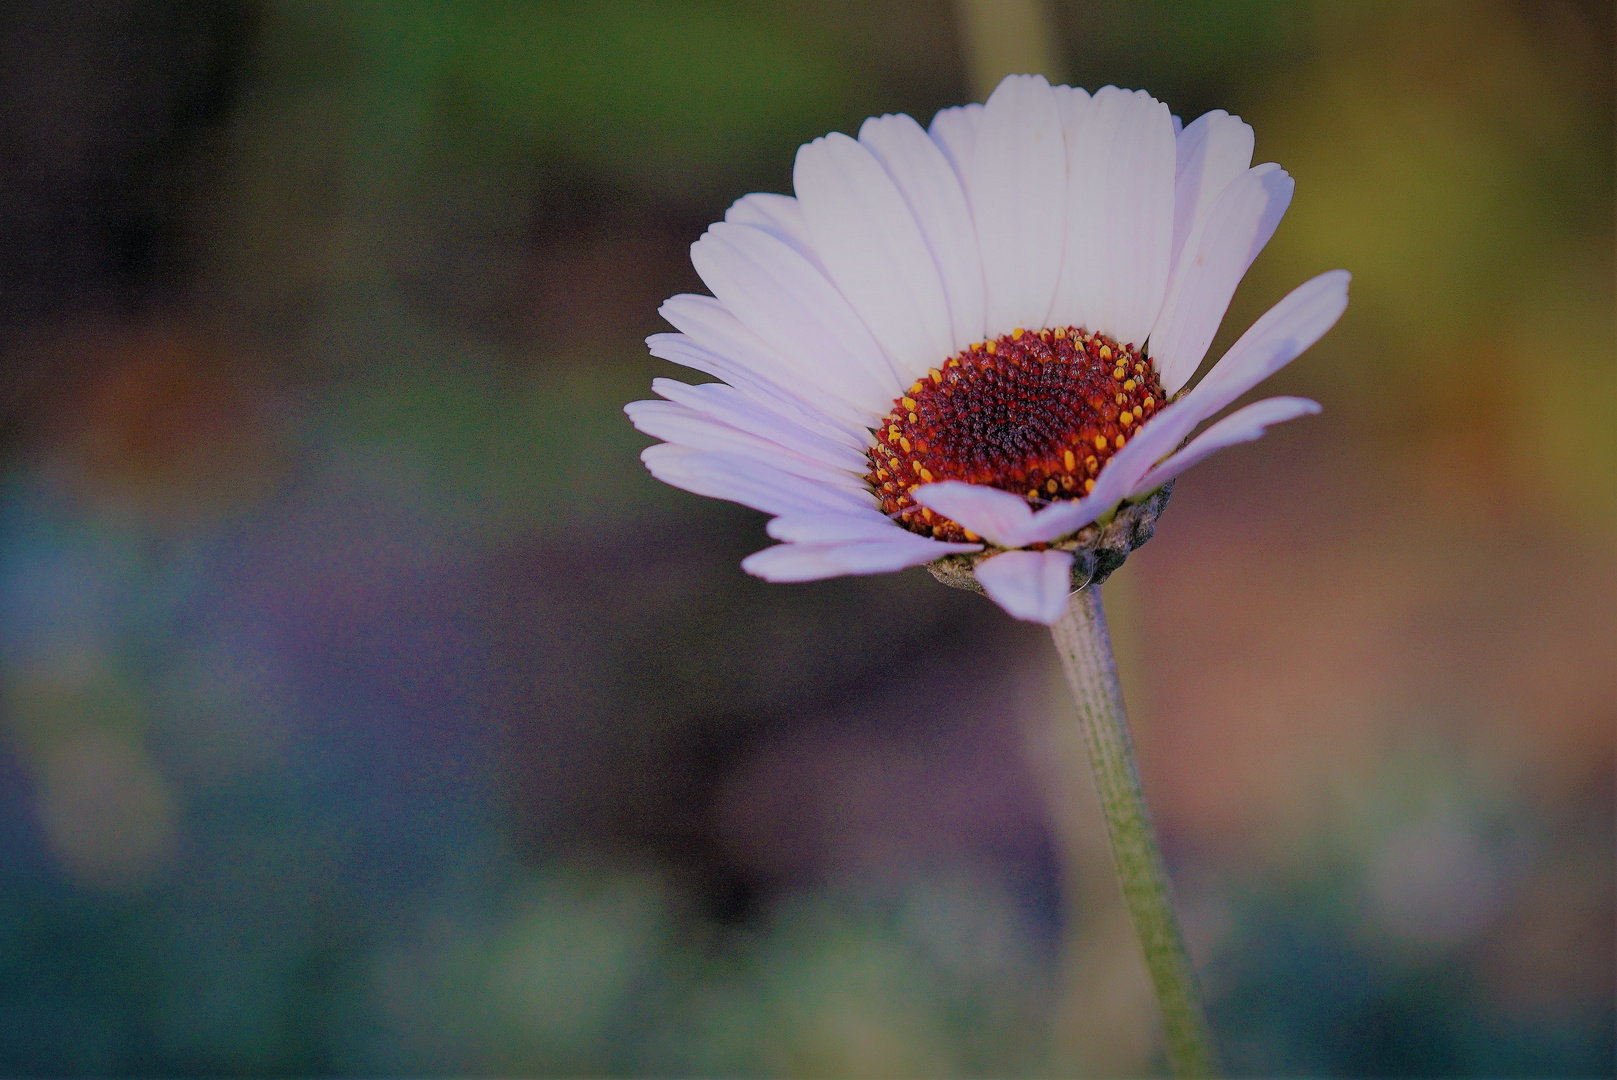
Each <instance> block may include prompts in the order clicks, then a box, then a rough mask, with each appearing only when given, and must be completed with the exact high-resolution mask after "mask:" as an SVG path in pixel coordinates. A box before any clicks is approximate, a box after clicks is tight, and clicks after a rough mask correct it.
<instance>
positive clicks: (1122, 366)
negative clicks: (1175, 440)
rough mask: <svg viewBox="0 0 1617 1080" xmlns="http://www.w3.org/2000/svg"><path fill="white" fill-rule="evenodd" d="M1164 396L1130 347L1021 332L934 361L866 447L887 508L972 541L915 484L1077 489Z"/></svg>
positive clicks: (935, 531)
mask: <svg viewBox="0 0 1617 1080" xmlns="http://www.w3.org/2000/svg"><path fill="white" fill-rule="evenodd" d="M1163 404H1164V401H1163V394H1162V384H1161V382H1160V381H1158V379H1157V374H1156V371H1155V370H1154V369H1153V368H1152V365H1151V362H1150V361H1149V360H1147V359H1145V358H1144V357H1142V356H1141V355H1140V353H1139V351H1138V350H1137V349H1135V348H1134V346H1133V345H1132V344H1128V345H1120V344H1118V343H1117V342H1116V341H1114V340H1112V339H1111V338H1109V337H1106V336H1105V335H1103V334H1089V333H1086V332H1084V331H1082V330H1078V329H1074V328H1071V327H1062V328H1059V329H1051V330H1041V331H1038V332H1031V331H1023V330H1017V331H1015V332H1014V333H1010V334H1005V335H1002V336H1001V337H999V338H996V339H995V340H993V341H987V342H979V343H978V344H976V345H973V346H972V347H971V348H969V349H967V350H965V351H964V352H962V353H960V354H959V355H958V356H956V357H954V358H952V359H950V360H948V361H946V362H945V363H944V364H943V366H942V367H937V368H933V369H932V370H931V371H929V372H927V374H926V375H925V376H924V377H922V378H921V379H919V380H918V381H917V382H916V383H915V384H914V385H913V386H911V387H910V388H909V392H908V393H906V394H905V395H904V396H902V397H900V398H899V399H898V400H897V401H895V402H894V403H893V411H892V412H890V413H889V414H888V415H887V417H886V418H885V419H884V420H883V421H882V425H881V428H880V429H879V430H878V431H877V432H876V443H875V445H874V446H872V447H871V448H870V450H869V451H868V456H869V458H870V472H869V473H868V474H866V479H867V480H868V481H869V482H870V486H871V489H872V490H873V491H875V493H876V495H877V497H878V498H880V499H881V506H882V511H883V512H884V513H886V514H888V515H890V516H892V517H893V519H894V520H895V521H897V522H898V523H899V524H901V525H903V526H904V527H905V528H907V529H910V530H911V531H913V532H917V533H920V534H921V535H923V536H935V537H937V538H938V539H940V540H956V541H958V540H966V541H975V540H977V539H979V538H978V537H977V536H976V535H975V534H973V533H971V532H970V531H968V530H966V529H964V528H962V527H961V526H960V525H958V524H957V523H955V522H953V521H950V520H948V519H947V518H945V517H943V516H942V515H939V514H935V513H933V512H932V511H931V510H929V509H927V508H925V507H923V506H919V505H917V503H916V502H915V500H914V498H913V495H912V493H913V492H914V490H915V488H916V487H918V486H920V485H921V484H930V483H933V482H936V481H941V480H963V481H965V482H966V483H968V484H984V485H987V486H989V487H996V488H1001V489H1003V490H1005V491H1014V492H1016V493H1017V494H1018V495H1022V496H1024V497H1025V498H1027V499H1028V500H1029V502H1031V503H1033V504H1034V505H1035V506H1039V505H1043V504H1045V503H1048V502H1052V501H1054V500H1057V499H1077V498H1081V497H1082V496H1083V495H1084V494H1085V492H1087V491H1088V490H1089V489H1090V488H1092V487H1094V486H1095V477H1096V476H1097V475H1098V474H1099V473H1100V470H1101V467H1102V466H1104V465H1105V464H1106V461H1107V459H1109V458H1110V457H1111V456H1112V455H1113V454H1115V453H1116V452H1117V451H1118V450H1120V449H1121V448H1122V447H1123V446H1124V444H1125V443H1126V442H1127V440H1128V438H1129V436H1131V435H1132V434H1133V433H1134V431H1135V429H1136V428H1137V427H1138V425H1139V424H1141V423H1143V422H1144V421H1145V420H1147V419H1149V418H1150V417H1151V416H1152V415H1154V414H1155V413H1156V411H1157V410H1158V409H1160V408H1161V407H1162V406H1163Z"/></svg>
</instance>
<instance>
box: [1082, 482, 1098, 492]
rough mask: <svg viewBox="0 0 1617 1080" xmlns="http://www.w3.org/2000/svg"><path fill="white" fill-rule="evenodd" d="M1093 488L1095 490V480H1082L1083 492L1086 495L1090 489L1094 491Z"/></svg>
mask: <svg viewBox="0 0 1617 1080" xmlns="http://www.w3.org/2000/svg"><path fill="white" fill-rule="evenodd" d="M1094 490H1095V481H1093V480H1085V481H1084V494H1085V495H1088V494H1089V493H1090V492H1091V491H1094Z"/></svg>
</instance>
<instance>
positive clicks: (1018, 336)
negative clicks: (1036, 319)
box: [1011, 326, 1027, 341]
mask: <svg viewBox="0 0 1617 1080" xmlns="http://www.w3.org/2000/svg"><path fill="white" fill-rule="evenodd" d="M1025 333H1027V331H1025V330H1023V329H1022V328H1021V327H1020V326H1018V327H1017V328H1016V329H1015V330H1012V331H1011V340H1012V341H1021V340H1022V335H1023V334H1025Z"/></svg>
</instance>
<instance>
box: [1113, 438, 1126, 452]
mask: <svg viewBox="0 0 1617 1080" xmlns="http://www.w3.org/2000/svg"><path fill="white" fill-rule="evenodd" d="M1123 442H1124V439H1123V436H1121V435H1119V436H1118V437H1117V438H1115V439H1113V440H1112V444H1113V445H1114V446H1116V447H1117V448H1118V449H1119V450H1121V449H1123Z"/></svg>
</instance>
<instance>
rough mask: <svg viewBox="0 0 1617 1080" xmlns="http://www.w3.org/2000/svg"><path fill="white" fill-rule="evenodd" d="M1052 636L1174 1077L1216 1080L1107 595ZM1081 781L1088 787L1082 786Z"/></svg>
mask: <svg viewBox="0 0 1617 1080" xmlns="http://www.w3.org/2000/svg"><path fill="white" fill-rule="evenodd" d="M1051 632H1052V634H1053V636H1054V637H1055V642H1056V652H1057V653H1059V654H1060V656H1061V670H1062V672H1063V674H1065V675H1066V677H1067V686H1068V689H1070V690H1071V691H1072V698H1073V703H1074V704H1075V705H1077V707H1078V722H1079V725H1080V726H1081V727H1082V729H1083V734H1084V745H1085V747H1086V749H1087V750H1088V751H1089V765H1090V769H1091V770H1092V772H1093V773H1094V778H1095V789H1096V792H1097V793H1098V794H1099V795H1100V803H1101V809H1102V811H1103V812H1104V813H1105V816H1106V830H1107V833H1108V834H1109V836H1110V839H1111V844H1112V858H1113V860H1114V862H1115V863H1116V866H1117V877H1118V882H1119V884H1120V885H1121V886H1122V889H1123V899H1124V901H1125V902H1126V903H1127V904H1128V909H1129V917H1130V919H1131V920H1132V921H1133V923H1134V932H1135V935H1136V936H1137V937H1138V938H1139V940H1140V948H1141V949H1142V950H1143V952H1144V953H1145V963H1146V967H1147V968H1148V969H1149V971H1150V973H1151V983H1152V986H1153V987H1154V988H1155V990H1156V995H1157V1005H1158V1007H1159V1009H1160V1010H1161V1014H1162V1029H1163V1034H1164V1035H1165V1036H1166V1038H1167V1042H1168V1060H1169V1063H1170V1064H1171V1065H1172V1066H1173V1072H1174V1075H1175V1076H1211V1075H1214V1074H1215V1073H1216V1072H1217V1064H1216V1061H1215V1059H1214V1054H1213V1040H1212V1034H1211V1032H1209V1030H1208V1028H1207V1019H1206V1016H1205V1015H1204V1013H1203V1010H1202V1003H1201V994H1200V991H1199V990H1198V989H1197V986H1196V972H1195V969H1194V968H1193V967H1192V966H1191V963H1190V954H1189V953H1188V952H1187V951H1186V949H1185V940H1184V935H1183V934H1182V933H1181V932H1180V929H1179V919H1178V916H1177V915H1176V914H1175V912H1174V906H1173V891H1172V888H1171V887H1170V885H1169V883H1168V874H1167V871H1166V869H1165V868H1164V866H1163V864H1162V854H1161V852H1160V851H1158V849H1157V841H1156V832H1155V829H1154V828H1153V827H1152V824H1151V812H1150V810H1149V809H1148V808H1147V807H1146V804H1145V793H1144V792H1143V791H1142V790H1141V789H1140V774H1139V770H1138V769H1137V768H1136V767H1135V764H1134V744H1133V741H1132V740H1131V739H1130V738H1129V726H1128V714H1127V713H1126V712H1125V710H1124V707H1123V690H1122V687H1121V686H1120V685H1119V683H1118V681H1117V664H1116V663H1115V662H1114V661H1113V659H1112V640H1111V635H1110V634H1108V633H1107V632H1106V613H1105V610H1104V609H1103V608H1102V606H1101V594H1100V588H1099V587H1098V586H1094V587H1090V588H1086V589H1084V590H1082V591H1081V592H1079V593H1078V594H1077V595H1075V596H1074V597H1073V598H1072V599H1071V601H1070V602H1069V604H1068V606H1067V613H1066V614H1065V615H1063V616H1062V617H1061V621H1060V622H1058V623H1056V624H1055V626H1054V627H1052V628H1051ZM1073 782H1074V783H1081V782H1082V778H1076V779H1074V780H1073Z"/></svg>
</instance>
